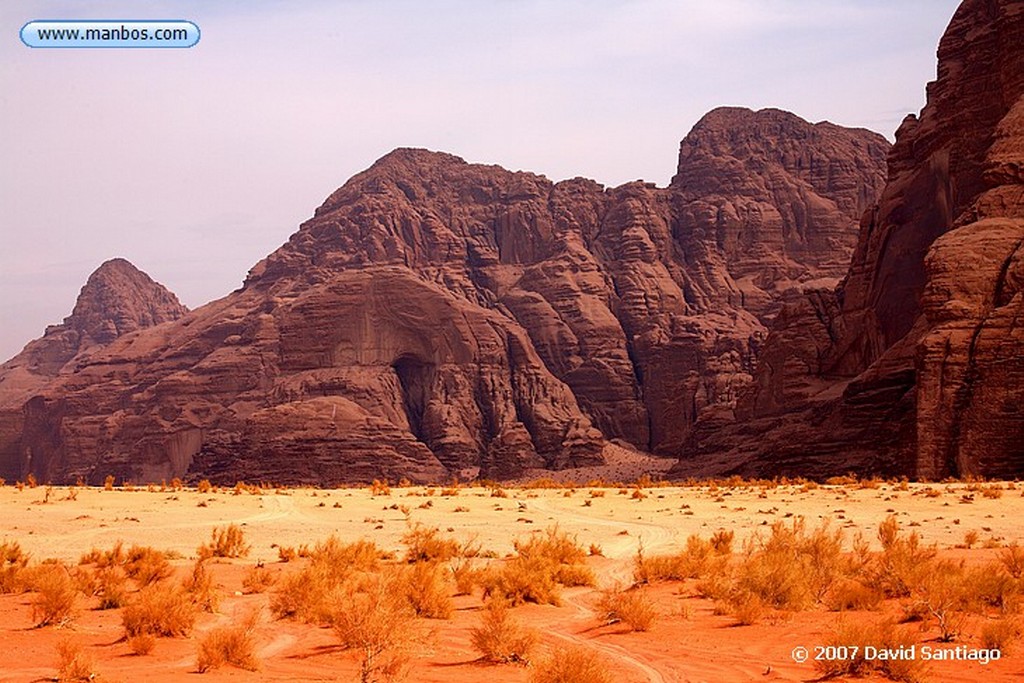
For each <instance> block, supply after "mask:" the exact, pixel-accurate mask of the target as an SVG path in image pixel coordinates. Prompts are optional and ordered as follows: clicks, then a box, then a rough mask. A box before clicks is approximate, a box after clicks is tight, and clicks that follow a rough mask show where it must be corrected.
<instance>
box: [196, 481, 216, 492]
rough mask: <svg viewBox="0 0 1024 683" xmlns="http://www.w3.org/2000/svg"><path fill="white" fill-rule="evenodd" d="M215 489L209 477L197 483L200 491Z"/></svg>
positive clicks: (197, 488)
mask: <svg viewBox="0 0 1024 683" xmlns="http://www.w3.org/2000/svg"><path fill="white" fill-rule="evenodd" d="M212 490H213V484H211V483H210V480H209V479H202V480H200V482H199V483H198V484H196V491H198V492H199V493H209V492H210V491H212Z"/></svg>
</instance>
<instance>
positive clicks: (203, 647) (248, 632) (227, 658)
mask: <svg viewBox="0 0 1024 683" xmlns="http://www.w3.org/2000/svg"><path fill="white" fill-rule="evenodd" d="M258 618H259V613H258V612H253V613H251V614H250V615H249V616H248V617H246V618H245V619H243V620H242V621H241V623H237V624H233V625H231V626H222V627H219V628H215V629H213V630H211V631H209V632H208V633H206V634H204V635H203V636H202V638H200V639H199V653H198V656H197V657H196V669H198V671H199V673H206V672H207V671H209V670H210V669H216V668H219V667H222V666H225V665H230V666H235V667H238V668H239V669H245V670H246V671H256V670H258V669H259V667H260V662H259V658H258V657H257V656H256V638H255V636H254V635H253V634H254V631H255V629H256V623H257V621H258Z"/></svg>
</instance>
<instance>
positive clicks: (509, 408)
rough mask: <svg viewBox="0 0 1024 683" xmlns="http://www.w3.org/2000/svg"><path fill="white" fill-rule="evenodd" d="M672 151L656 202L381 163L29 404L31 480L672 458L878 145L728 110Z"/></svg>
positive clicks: (473, 171) (422, 161)
mask: <svg viewBox="0 0 1024 683" xmlns="http://www.w3.org/2000/svg"><path fill="white" fill-rule="evenodd" d="M682 149H683V153H682V154H681V158H680V168H679V173H678V174H677V176H676V178H675V179H674V180H673V183H672V185H671V186H670V187H668V188H665V189H658V188H656V187H654V186H653V185H649V184H644V183H641V182H636V183H630V184H627V185H624V186H622V187H618V188H614V189H606V188H604V187H602V186H600V185H598V184H597V183H594V182H592V181H589V180H584V179H574V180H568V181H564V182H560V183H552V182H551V181H549V180H547V179H546V178H544V177H543V176H538V175H534V174H531V173H523V172H518V173H513V172H509V171H506V170H504V169H502V168H499V167H496V166H483V165H476V164H467V163H466V162H464V161H463V160H462V159H459V158H458V157H454V156H451V155H447V154H440V153H434V152H428V151H425V150H413V149H400V150H396V151H394V152H392V153H391V154H388V155H387V156H385V157H384V158H382V159H381V160H379V161H378V162H377V163H376V164H374V165H373V166H372V167H371V168H370V169H368V170H366V171H364V172H363V173H360V174H358V175H356V176H355V177H353V178H352V179H351V180H350V181H349V182H347V183H346V184H345V185H344V186H343V187H342V188H340V189H339V190H337V191H336V192H335V193H333V194H332V195H331V196H330V197H329V198H328V199H327V200H326V201H325V202H324V204H323V205H322V206H321V207H320V208H319V209H317V211H316V213H315V215H314V216H313V218H311V219H310V220H309V221H307V222H306V223H305V224H303V225H302V226H301V228H300V230H299V231H298V232H296V233H295V234H294V235H292V237H291V238H290V239H289V241H288V242H287V243H286V244H285V245H283V246H282V247H281V248H280V249H278V250H277V251H275V252H274V253H273V254H271V255H270V256H268V257H267V258H266V259H264V260H263V261H262V262H261V263H259V264H257V265H256V266H255V267H254V268H253V269H252V271H251V272H250V274H249V276H248V278H247V280H246V282H245V286H244V287H243V288H242V289H241V290H240V291H238V292H235V293H232V294H230V295H228V296H227V297H225V298H224V299H221V300H220V301H216V302H213V303H211V304H208V305H207V306H204V307H203V308H201V309H198V310H197V311H194V312H192V313H190V314H189V315H188V316H186V317H185V318H183V319H182V320H180V321H178V322H177V323H176V324H174V325H173V326H165V327H161V328H158V329H154V330H153V331H151V332H147V331H142V332H139V333H137V334H131V335H126V336H122V337H120V338H118V339H117V340H115V341H113V342H111V343H109V344H108V345H106V346H105V347H103V348H102V350H101V351H99V352H95V353H91V354H89V355H87V356H86V357H79V358H77V359H76V361H75V363H76V371H75V372H74V373H71V374H69V375H67V376H61V377H60V378H59V379H57V380H55V381H54V382H52V383H51V384H49V385H47V386H46V387H45V388H44V389H43V390H40V391H39V392H37V393H36V394H35V395H34V396H33V397H32V398H31V400H30V401H28V402H27V403H26V404H25V406H24V410H25V415H26V418H25V428H24V434H25V436H24V439H23V443H26V444H28V443H30V444H31V448H32V449H33V456H32V457H33V459H32V463H33V464H32V468H33V469H35V470H37V475H41V476H43V477H46V478H53V479H58V478H74V477H77V476H82V477H85V478H87V479H90V480H93V481H95V480H101V479H102V478H103V477H104V476H106V475H107V474H114V475H115V476H123V477H129V478H133V479H136V480H140V481H141V480H145V479H149V480H152V479H159V478H168V477H171V476H181V475H182V474H184V473H191V474H192V475H193V476H196V477H199V476H214V477H218V478H220V479H222V480H225V481H233V480H236V479H240V478H243V479H250V480H252V479H269V480H273V481H281V482H288V481H302V482H318V483H337V482H340V481H356V480H366V479H368V478H373V477H379V476H386V477H389V478H392V479H396V478H399V477H400V476H406V477H408V478H410V479H412V480H418V481H431V480H433V481H439V480H441V479H445V478H449V477H451V476H473V475H477V474H482V475H484V476H491V477H502V476H511V475H514V474H516V473H517V472H519V471H521V470H522V469H524V468H529V467H547V468H556V469H557V468H562V467H568V466H581V465H590V464H597V463H599V462H600V461H601V455H600V453H601V449H602V447H603V444H604V443H605V439H611V438H618V439H623V440H625V441H628V442H630V443H631V444H633V445H635V446H636V447H638V448H640V449H642V450H651V451H654V452H659V453H664V454H672V455H675V454H678V452H679V449H680V448H681V447H682V445H683V443H684V442H685V441H686V439H688V438H689V437H690V433H691V430H692V428H693V425H694V424H695V423H696V422H697V421H698V419H699V418H700V417H701V416H703V415H707V414H713V413H714V412H715V411H717V410H729V409H731V408H732V406H733V405H734V404H735V401H736V397H737V396H738V395H739V394H740V392H741V391H742V390H743V389H744V388H745V387H746V386H747V384H748V383H749V382H750V378H751V373H752V371H753V368H754V363H755V359H756V355H757V351H758V347H759V345H760V344H761V342H762V340H763V338H764V335H765V334H766V329H767V328H766V324H767V323H769V322H770V321H771V320H772V319H773V318H774V316H775V315H776V314H777V312H778V310H779V307H780V305H781V302H782V301H783V300H784V299H786V298H788V297H793V296H796V295H798V294H799V293H800V292H802V291H803V290H804V289H807V288H819V287H822V286H829V285H834V284H835V283H836V282H837V280H838V277H839V276H840V274H841V269H840V268H839V266H838V265H837V263H838V262H841V261H843V260H845V259H846V258H848V257H849V254H851V253H852V250H853V248H854V243H855V239H856V221H857V219H858V215H859V213H860V212H861V210H862V209H863V205H866V204H867V203H869V202H870V201H871V200H872V199H873V198H874V197H875V196H876V195H877V191H878V190H879V188H880V187H881V186H882V183H883V180H884V178H883V165H884V155H885V154H886V151H887V144H886V142H885V141H884V139H883V138H881V137H880V136H878V135H876V134H874V133H870V132H868V131H863V130H848V129H842V128H839V127H837V126H833V125H831V124H816V125H811V124H809V123H807V122H805V121H802V120H800V119H799V118H797V117H795V116H793V115H791V114H787V113H784V112H779V111H775V110H766V111H763V112H750V111H746V110H737V109H724V110H716V111H715V112H712V113H710V114H709V115H707V116H706V117H705V118H704V119H703V120H702V121H701V122H700V123H699V124H698V125H697V126H696V127H695V128H694V130H693V131H692V132H691V134H690V135H689V136H687V138H686V140H684V141H683V145H682ZM712 176H713V177H712Z"/></svg>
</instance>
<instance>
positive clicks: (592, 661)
mask: <svg viewBox="0 0 1024 683" xmlns="http://www.w3.org/2000/svg"><path fill="white" fill-rule="evenodd" d="M611 682H612V676H611V674H610V673H608V669H607V666H606V665H605V664H604V662H602V661H601V659H600V657H598V656H597V654H596V653H595V652H594V651H593V650H589V649H587V648H584V647H580V646H571V647H560V648H557V649H556V650H554V651H553V652H551V654H549V655H548V656H547V657H545V658H544V659H542V660H541V661H540V662H539V663H538V664H537V667H536V668H535V669H534V670H533V675H532V676H531V677H530V683H611Z"/></svg>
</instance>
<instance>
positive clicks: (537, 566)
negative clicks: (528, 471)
mask: <svg viewBox="0 0 1024 683" xmlns="http://www.w3.org/2000/svg"><path fill="white" fill-rule="evenodd" d="M513 545H514V547H515V549H516V555H515V557H513V558H512V559H510V560H507V561H506V562H505V563H503V564H502V565H501V566H500V567H490V568H488V570H487V571H485V572H482V573H481V576H480V583H481V585H482V586H483V587H484V598H489V597H500V598H502V599H504V600H507V601H509V602H510V603H512V604H513V605H518V604H519V603H521V602H536V603H539V604H551V605H558V604H560V598H559V595H558V584H562V585H565V586H592V585H594V573H593V572H592V571H591V570H590V568H589V567H588V566H586V557H587V553H586V551H585V550H584V549H583V547H582V546H581V545H579V543H578V542H577V541H576V539H575V538H574V537H570V536H569V535H568V534H567V533H565V532H563V531H560V530H559V529H558V527H557V526H554V527H551V528H548V529H546V530H545V531H544V532H543V533H542V534H538V535H535V536H531V537H530V538H528V539H527V540H526V541H523V540H516V541H515V542H514V544H513Z"/></svg>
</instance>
